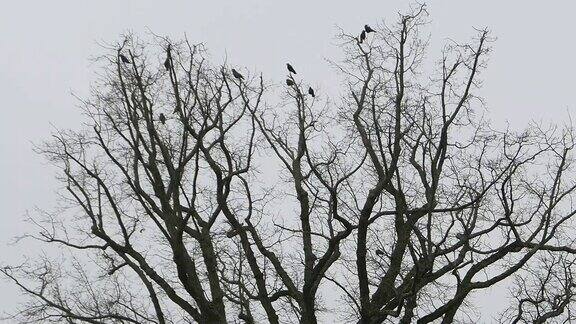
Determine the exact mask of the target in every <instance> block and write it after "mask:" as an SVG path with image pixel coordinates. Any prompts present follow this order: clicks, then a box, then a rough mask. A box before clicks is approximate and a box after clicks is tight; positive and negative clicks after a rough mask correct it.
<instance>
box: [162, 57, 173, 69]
mask: <svg viewBox="0 0 576 324" xmlns="http://www.w3.org/2000/svg"><path fill="white" fill-rule="evenodd" d="M164 67H165V68H166V70H170V68H171V67H172V64H170V57H167V58H166V61H164Z"/></svg>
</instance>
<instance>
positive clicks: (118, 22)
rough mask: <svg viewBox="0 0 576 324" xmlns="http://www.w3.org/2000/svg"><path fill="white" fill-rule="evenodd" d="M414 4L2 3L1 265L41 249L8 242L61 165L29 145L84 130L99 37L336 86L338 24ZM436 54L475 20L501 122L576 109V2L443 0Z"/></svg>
mask: <svg viewBox="0 0 576 324" xmlns="http://www.w3.org/2000/svg"><path fill="white" fill-rule="evenodd" d="M407 5H408V2H407V1H399V0H388V1H383V0H375V1H350V0H347V1H343V0H332V1H324V0H323V1H311V0H308V1H305V0H291V1H272V0H242V1H239V0H228V1H223V0H210V1H192V0H182V1H152V0H132V1H124V0H99V1H85V0H52V1H46V0H36V1H29V0H28V1H27V0H19V1H2V2H0V32H1V33H0V62H1V63H0V111H1V113H2V117H1V118H0V220H1V223H0V224H1V225H0V247H1V250H0V265H1V264H5V263H10V262H15V260H18V259H19V258H21V256H22V255H23V254H28V255H31V256H33V255H34V254H35V253H39V252H40V250H39V249H37V248H35V247H34V246H33V245H32V244H29V243H22V244H20V245H17V246H8V245H7V243H8V242H9V241H10V240H11V239H12V238H13V237H15V236H17V235H21V234H23V233H25V232H26V231H27V230H29V229H31V228H30V227H29V225H26V224H25V223H23V222H22V220H23V218H24V217H25V214H26V212H27V211H29V212H30V213H32V214H33V213H34V207H35V206H38V207H42V208H46V209H50V208H51V207H54V206H55V202H54V200H55V193H54V190H55V188H56V182H55V180H54V179H53V177H54V170H53V169H52V168H51V167H49V166H48V165H47V163H46V162H45V161H43V160H42V159H41V158H39V157H38V156H37V155H36V154H35V153H33V151H32V143H39V142H40V141H41V140H42V139H45V138H47V137H48V136H50V133H51V130H52V129H53V128H52V126H51V124H53V125H55V126H57V127H74V128H78V127H80V125H79V124H78V123H79V121H80V120H81V118H80V113H79V110H78V109H77V108H76V102H75V99H74V98H73V97H72V96H71V94H70V93H71V91H74V92H75V93H76V94H79V95H80V96H84V95H85V94H86V93H87V88H88V85H89V82H90V80H91V79H93V78H94V77H95V75H94V70H95V66H93V65H91V61H90V57H91V56H95V55H98V54H101V53H102V52H103V50H102V48H101V47H100V46H99V45H98V43H101V42H115V41H117V40H118V39H119V35H120V34H121V33H122V32H125V31H133V32H135V33H136V34H140V35H143V36H145V35H144V33H146V32H147V31H148V30H151V31H153V32H154V33H156V34H159V35H169V36H171V37H173V38H174V39H178V38H182V37H183V35H184V34H186V35H187V36H188V38H189V39H190V40H191V41H192V42H204V43H205V44H206V45H207V47H208V48H209V50H210V53H211V54H212V57H213V58H214V60H215V61H216V62H221V61H222V59H223V57H224V56H225V55H227V57H228V60H229V62H230V63H232V64H234V65H238V66H245V67H247V68H249V69H250V70H252V71H261V72H263V73H264V76H265V77H266V78H267V79H271V80H274V81H276V82H278V83H280V82H282V81H283V77H284V75H285V70H284V69H285V65H284V64H285V63H286V62H287V61H290V62H291V63H292V64H293V65H294V66H295V68H296V69H297V71H298V72H299V76H300V75H302V76H305V77H306V79H307V80H308V81H309V82H311V83H312V84H314V85H318V88H319V89H329V88H330V87H333V86H334V85H335V83H334V82H335V81H334V73H333V71H331V69H330V67H329V66H328V64H326V63H325V62H324V58H327V57H334V56H336V55H338V54H339V52H338V49H337V48H336V47H335V46H334V45H333V44H334V36H335V34H336V28H335V26H336V25H338V26H340V27H342V28H343V29H344V30H346V31H350V32H355V31H360V28H361V27H362V26H363V25H364V24H365V23H368V24H371V25H377V24H378V23H379V22H381V21H382V20H385V21H388V22H392V21H393V19H394V18H396V12H397V11H399V10H403V9H406V8H407ZM428 5H429V6H428V8H429V12H430V14H431V19H432V32H433V35H432V45H431V48H430V51H429V55H431V56H432V57H435V55H437V54H438V51H437V50H438V49H439V47H440V45H441V44H442V42H443V41H444V40H445V39H446V38H448V37H450V38H452V39H456V40H460V41H466V40H468V38H469V37H470V36H471V35H472V34H473V29H472V28H473V27H484V26H486V27H488V28H489V29H491V30H492V32H493V36H496V37H497V38H498V40H497V42H496V43H495V44H494V51H493V53H492V55H491V60H490V64H489V68H488V71H487V72H486V73H484V74H483V79H484V81H485V87H484V90H483V91H482V93H483V95H484V97H485V98H486V100H487V107H488V110H489V112H490V118H491V119H492V120H493V121H494V122H495V124H496V125H498V126H503V125H504V123H505V122H509V123H510V124H511V125H512V127H514V128H521V127H523V126H525V125H526V124H527V122H529V121H530V120H533V119H535V120H544V121H557V122H562V121H564V120H566V119H567V118H568V117H569V112H571V111H573V110H574V108H575V103H574V101H573V94H574V86H575V85H576V82H575V81H576V60H575V59H574V53H575V50H576V44H575V42H576V37H574V32H575V31H576V19H575V18H574V13H575V12H576V10H575V9H576V2H574V1H533V0H530V1H526V0H524V1H521V0H514V1H510V0H508V1H501V0H500V1H497V0H484V1H477V0H476V1H471V0H436V1H430V2H429V3H428ZM15 294H16V290H15V289H14V288H13V287H12V286H10V285H7V284H6V282H3V281H0V312H2V311H3V310H9V309H11V308H12V307H13V306H14V305H15V303H16V301H17V300H18V298H15Z"/></svg>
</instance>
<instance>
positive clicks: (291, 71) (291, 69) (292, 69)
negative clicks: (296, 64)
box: [286, 63, 296, 74]
mask: <svg viewBox="0 0 576 324" xmlns="http://www.w3.org/2000/svg"><path fill="white" fill-rule="evenodd" d="M286 67H287V68H288V72H290V73H294V74H296V70H294V68H293V67H292V65H290V63H286Z"/></svg>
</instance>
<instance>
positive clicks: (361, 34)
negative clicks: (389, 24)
mask: <svg viewBox="0 0 576 324" xmlns="http://www.w3.org/2000/svg"><path fill="white" fill-rule="evenodd" d="M365 39H366V32H365V31H362V32H361V33H360V43H362V42H363V41H364V40H365Z"/></svg>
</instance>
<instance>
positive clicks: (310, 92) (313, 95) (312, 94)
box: [308, 87, 316, 98]
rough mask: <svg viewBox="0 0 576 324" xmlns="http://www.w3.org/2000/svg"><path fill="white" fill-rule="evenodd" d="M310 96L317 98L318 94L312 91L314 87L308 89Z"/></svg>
mask: <svg viewBox="0 0 576 324" xmlns="http://www.w3.org/2000/svg"><path fill="white" fill-rule="evenodd" d="M308 94H309V95H311V96H312V98H315V97H316V94H315V93H314V89H312V87H308Z"/></svg>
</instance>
